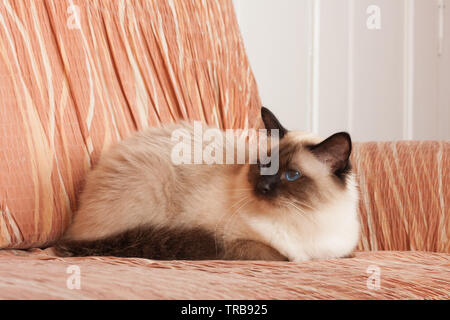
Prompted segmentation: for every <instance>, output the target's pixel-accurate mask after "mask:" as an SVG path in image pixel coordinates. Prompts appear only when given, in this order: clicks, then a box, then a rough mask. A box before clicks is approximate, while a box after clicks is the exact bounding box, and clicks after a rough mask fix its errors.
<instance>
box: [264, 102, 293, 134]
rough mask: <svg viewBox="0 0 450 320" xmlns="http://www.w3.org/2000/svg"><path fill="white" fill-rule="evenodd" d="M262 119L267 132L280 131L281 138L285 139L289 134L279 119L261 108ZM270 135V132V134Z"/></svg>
mask: <svg viewBox="0 0 450 320" xmlns="http://www.w3.org/2000/svg"><path fill="white" fill-rule="evenodd" d="M261 118H262V121H263V122H264V126H265V128H266V130H273V129H277V130H279V131H278V132H279V138H280V139H281V138H283V137H284V135H285V134H286V133H287V130H286V129H285V128H284V127H283V126H282V125H281V123H280V121H278V119H277V117H275V115H274V114H273V113H272V112H271V111H270V110H269V109H267V108H265V107H261ZM268 134H269V135H270V131H269V132H268Z"/></svg>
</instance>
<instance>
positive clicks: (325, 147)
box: [310, 132, 352, 172]
mask: <svg viewBox="0 0 450 320" xmlns="http://www.w3.org/2000/svg"><path fill="white" fill-rule="evenodd" d="M310 150H311V152H312V153H313V154H314V155H315V156H316V157H317V158H318V159H319V160H320V161H322V162H323V163H325V164H326V165H327V166H329V167H330V168H331V170H332V172H339V171H343V170H345V169H346V168H347V166H348V161H349V158H350V154H351V152H352V139H351V138H350V135H349V134H348V133H347V132H339V133H336V134H333V135H332V136H331V137H329V138H328V139H325V140H324V141H322V142H321V143H319V144H318V145H315V146H312V147H310Z"/></svg>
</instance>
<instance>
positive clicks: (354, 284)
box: [0, 249, 450, 299]
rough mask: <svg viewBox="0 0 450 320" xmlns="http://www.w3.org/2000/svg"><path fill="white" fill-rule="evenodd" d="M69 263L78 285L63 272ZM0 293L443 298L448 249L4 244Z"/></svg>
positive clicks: (449, 286) (447, 295)
mask: <svg viewBox="0 0 450 320" xmlns="http://www.w3.org/2000/svg"><path fill="white" fill-rule="evenodd" d="M71 266H72V267H71ZM73 266H75V267H73ZM75 271H79V275H80V282H79V283H80V289H79V290H78V289H76V281H74V282H72V280H74V279H73V278H70V277H71V276H73V275H74V274H75ZM67 272H69V273H67ZM70 272H73V273H70ZM378 276H379V278H377V277H378ZM69 278H70V279H69ZM378 280H379V281H378ZM68 281H69V284H71V285H72V288H73V289H69V288H68V286H67V282H68ZM0 299H450V255H449V254H445V253H429V252H394V251H390V252H389V251H384V252H383V251H378V252H357V253H356V257H355V258H346V259H334V260H324V261H310V262H302V263H294V262H248V261H247V262H246V261H198V262H192V261H154V260H146V259H134V258H112V257H86V258H60V257H55V256H53V255H52V253H51V250H50V249H48V250H46V251H42V250H39V249H34V250H32V251H29V252H26V251H19V250H11V251H9V250H4V251H0Z"/></svg>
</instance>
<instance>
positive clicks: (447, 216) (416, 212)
mask: <svg viewBox="0 0 450 320" xmlns="http://www.w3.org/2000/svg"><path fill="white" fill-rule="evenodd" d="M353 166H354V169H355V171H356V174H357V178H358V181H359V188H360V197H361V201H360V219H361V225H362V236H361V240H360V243H359V246H358V249H359V250H374V251H376V250H413V251H416V250H420V251H435V252H446V253H450V241H449V239H450V142H449V141H442V142H431V141H427V142H415V141H412V142H378V143H376V142H370V143H359V144H356V145H355V150H354V153H353Z"/></svg>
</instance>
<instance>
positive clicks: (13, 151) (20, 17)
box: [0, 0, 260, 248]
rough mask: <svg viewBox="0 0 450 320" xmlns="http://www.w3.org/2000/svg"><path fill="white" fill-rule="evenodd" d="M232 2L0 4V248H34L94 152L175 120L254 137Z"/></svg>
mask: <svg viewBox="0 0 450 320" xmlns="http://www.w3.org/2000/svg"><path fill="white" fill-rule="evenodd" d="M259 107H260V101H259V98H258V93H257V89H256V85H255V81H254V78H253V75H252V72H251V70H250V67H249V63H248V60H247V57H246V54H245V50H244V46H243V43H242V39H241V36H240V33H239V28H238V25H237V21H236V18H235V15H234V10H233V4H232V1H231V0H220V1H200V0H183V1H138V0H133V1H122V0H118V1H110V0H73V1H72V0H58V1H23V0H6V1H3V2H2V4H1V5H0V248H5V247H15V248H28V247H33V246H45V245H46V244H48V243H51V242H52V241H54V240H56V239H57V238H58V237H59V236H60V235H61V234H62V233H63V231H64V229H65V227H66V226H67V224H68V221H69V217H70V215H71V214H72V212H73V210H74V209H75V207H76V195H77V192H79V189H80V186H81V185H82V180H83V176H84V173H85V172H86V170H88V168H89V167H90V166H91V165H92V164H93V163H95V161H96V159H97V158H98V156H99V154H100V152H101V151H102V150H104V149H105V148H107V147H108V146H109V145H110V144H111V143H113V142H115V141H117V140H119V139H121V138H123V137H126V136H127V135H129V134H130V133H131V132H133V131H135V130H140V129H143V128H145V127H147V126H157V125H159V124H160V123H165V122H173V121H175V120H177V119H196V120H202V121H205V122H207V123H208V124H211V125H217V126H219V127H227V128H243V127H246V126H248V127H253V126H254V125H255V123H256V121H257V120H258V117H257V113H258V112H259Z"/></svg>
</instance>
